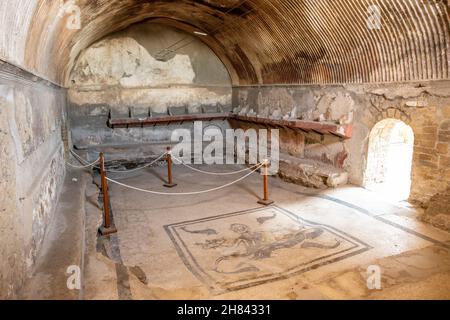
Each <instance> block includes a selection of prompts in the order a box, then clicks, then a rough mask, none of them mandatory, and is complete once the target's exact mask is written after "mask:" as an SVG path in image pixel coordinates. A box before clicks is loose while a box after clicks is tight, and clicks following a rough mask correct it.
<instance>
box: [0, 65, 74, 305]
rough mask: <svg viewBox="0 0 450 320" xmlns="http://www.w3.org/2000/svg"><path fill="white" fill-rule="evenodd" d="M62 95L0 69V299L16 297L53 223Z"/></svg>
mask: <svg viewBox="0 0 450 320" xmlns="http://www.w3.org/2000/svg"><path fill="white" fill-rule="evenodd" d="M65 96H66V94H65V91H64V90H62V89H59V88H57V87H55V86H53V85H51V84H49V83H48V82H45V81H43V80H40V79H37V78H36V77H33V76H31V75H29V74H27V73H25V72H22V71H20V70H19V69H17V68H15V67H12V66H10V65H7V64H5V63H1V64H0V243H1V246H0V298H14V297H16V295H17V293H18V291H19V290H20V287H21V286H22V284H23V282H24V281H25V279H26V277H27V275H29V274H30V273H31V272H32V269H33V266H34V264H35V260H36V257H37V255H38V253H39V250H40V247H41V244H42V241H43V239H44V236H45V233H46V227H47V225H48V223H49V221H50V220H51V219H52V216H53V213H54V209H55V207H56V202H57V198H58V194H59V189H60V186H61V183H62V181H63V177H64V173H65V165H64V148H63V143H62V139H61V127H62V125H63V122H64V105H65Z"/></svg>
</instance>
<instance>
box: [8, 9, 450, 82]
mask: <svg viewBox="0 0 450 320" xmlns="http://www.w3.org/2000/svg"><path fill="white" fill-rule="evenodd" d="M71 1H72V2H73V3H74V4H76V5H77V6H78V7H79V8H80V9H81V10H80V12H81V29H79V30H72V29H68V28H66V23H67V21H68V19H70V17H71V14H65V13H64V12H63V13H62V14H59V13H61V7H62V6H63V4H64V3H66V4H67V3H68V2H71ZM371 5H376V6H377V7H378V8H379V12H380V13H381V25H379V26H380V28H379V29H377V28H375V29H374V28H369V27H368V23H370V22H371V21H372V22H373V21H374V20H373V17H375V16H376V10H375V11H373V10H370V9H369V7H370V6H371ZM147 19H154V20H156V21H158V22H160V23H165V24H170V25H172V26H176V27H178V28H181V29H184V30H186V31H188V32H191V33H192V32H194V31H202V32H205V33H207V34H208V36H199V37H200V38H201V40H202V41H204V42H205V43H207V44H208V45H209V46H210V47H211V48H212V49H213V50H214V51H215V52H216V54H217V55H218V56H219V58H220V59H221V60H222V61H223V62H224V64H225V65H226V66H227V68H228V70H229V71H230V74H231V76H232V79H233V84H234V85H261V84H328V83H364V82H393V81H413V80H433V79H448V78H449V58H450V54H449V52H450V47H449V43H450V39H449V33H450V31H449V5H448V0H198V1H191V0H178V1H175V0H155V1H151V0H148V1H144V0H65V1H63V0H60V1H57V0H2V1H1V2H0V59H2V60H6V61H8V62H10V63H13V64H16V65H18V66H21V67H23V68H24V69H26V70H28V71H31V72H33V73H35V74H37V75H40V76H42V77H44V78H46V79H48V80H51V81H53V82H55V83H58V84H61V85H68V78H69V74H70V71H71V68H72V67H73V64H74V62H75V60H76V58H77V56H78V55H79V53H80V52H81V51H82V50H84V49H86V48H87V47H88V46H90V45H91V44H92V43H94V42H95V41H97V40H99V39H101V38H103V37H105V36H107V35H108V34H111V33H113V32H115V31H118V30H121V29H124V28H126V27H127V26H129V25H131V24H134V23H137V22H140V21H143V20H147ZM375 20H376V19H375ZM372 25H373V24H372ZM162 49H164V48H162Z"/></svg>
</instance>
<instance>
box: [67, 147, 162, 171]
mask: <svg viewBox="0 0 450 320" xmlns="http://www.w3.org/2000/svg"><path fill="white" fill-rule="evenodd" d="M70 152H71V153H72V154H73V156H75V158H77V159H78V160H79V161H80V162H81V163H88V162H87V161H86V160H85V159H83V158H82V157H81V156H79V155H78V154H76V153H75V152H73V151H72V150H71V151H70ZM166 154H167V152H165V153H163V154H162V155H160V156H159V157H158V158H156V160H154V161H152V162H151V163H148V164H146V165H144V166H142V167H139V168H135V169H131V170H112V169H107V168H105V170H106V171H107V172H111V173H131V172H136V171H139V170H142V169H145V168H148V167H150V166H151V165H153V164H155V163H156V162H158V161H159V160H161V158H163V157H164V156H165V155H166ZM99 160H100V157H99V158H98V159H97V160H95V162H93V163H90V164H87V165H86V166H83V167H75V168H79V169H82V168H88V167H94V168H96V169H100V167H99V166H95V164H97V162H99ZM67 164H68V165H70V166H73V165H72V164H70V163H67Z"/></svg>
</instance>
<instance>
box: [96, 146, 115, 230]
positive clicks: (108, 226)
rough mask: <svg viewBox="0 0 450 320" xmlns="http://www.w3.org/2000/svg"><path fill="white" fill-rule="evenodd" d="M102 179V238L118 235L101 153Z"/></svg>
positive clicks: (103, 158)
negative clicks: (112, 214) (111, 211)
mask: <svg viewBox="0 0 450 320" xmlns="http://www.w3.org/2000/svg"><path fill="white" fill-rule="evenodd" d="M100 177H101V183H102V193H103V213H104V218H103V226H101V227H100V229H99V230H98V231H99V232H100V234H101V235H102V236H106V235H109V234H112V233H116V232H117V229H116V227H115V226H114V225H113V224H112V223H111V216H110V206H109V196H108V181H107V180H106V171H105V157H104V155H103V153H100Z"/></svg>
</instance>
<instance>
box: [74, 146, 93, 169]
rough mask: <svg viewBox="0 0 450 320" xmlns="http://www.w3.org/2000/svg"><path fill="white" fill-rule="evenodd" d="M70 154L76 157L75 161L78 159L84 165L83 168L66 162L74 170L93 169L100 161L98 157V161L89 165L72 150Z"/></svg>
mask: <svg viewBox="0 0 450 320" xmlns="http://www.w3.org/2000/svg"><path fill="white" fill-rule="evenodd" d="M70 153H71V154H72V155H73V156H74V157H75V159H77V160H78V161H79V162H80V163H81V164H83V165H82V166H77V165H74V164H72V163H70V162H68V161H66V163H67V165H68V166H70V167H72V168H75V169H86V168H89V167H93V166H95V165H96V164H97V163H98V162H99V161H100V157H98V158H97V160H95V161H94V162H92V163H88V162H87V161H86V160H84V159H83V158H81V157H79V156H78V155H77V154H76V153H75V152H73V151H72V150H70Z"/></svg>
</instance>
